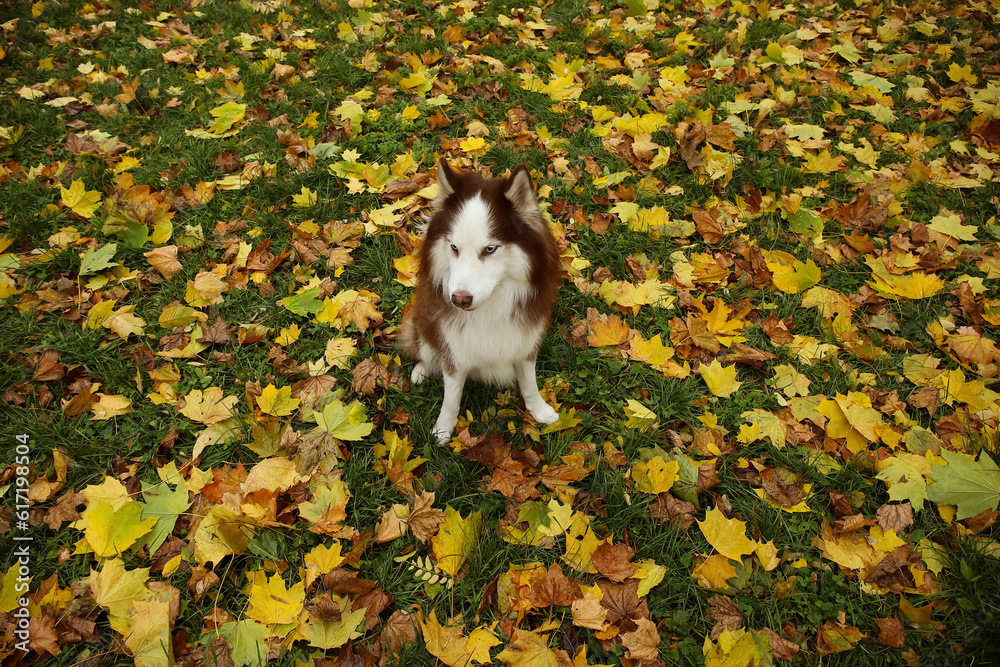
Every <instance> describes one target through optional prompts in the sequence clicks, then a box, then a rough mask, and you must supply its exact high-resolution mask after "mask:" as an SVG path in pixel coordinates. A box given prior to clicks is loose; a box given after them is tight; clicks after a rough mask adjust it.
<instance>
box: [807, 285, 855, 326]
mask: <svg viewBox="0 0 1000 667" xmlns="http://www.w3.org/2000/svg"><path fill="white" fill-rule="evenodd" d="M802 306H803V307H804V308H813V307H815V308H819V312H820V315H822V316H823V317H824V318H826V319H833V318H834V317H836V316H837V315H843V316H844V317H850V316H851V313H852V312H854V304H853V303H851V300H850V299H848V298H847V297H846V296H844V295H843V294H841V293H840V292H836V291H834V290H832V289H827V288H826V287H822V286H820V285H815V286H813V287H811V288H810V289H808V290H806V291H805V292H804V293H803V294H802Z"/></svg>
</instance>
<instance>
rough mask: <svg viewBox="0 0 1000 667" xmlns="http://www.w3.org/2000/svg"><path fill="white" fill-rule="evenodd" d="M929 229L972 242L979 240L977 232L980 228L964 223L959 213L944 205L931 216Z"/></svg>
mask: <svg viewBox="0 0 1000 667" xmlns="http://www.w3.org/2000/svg"><path fill="white" fill-rule="evenodd" d="M927 229H930V230H932V231H935V232H937V233H938V234H944V235H945V236H950V237H951V238H953V239H958V240H960V241H969V242H972V243H974V242H975V241H976V240H977V239H976V232H977V231H978V230H979V228H978V227H976V226H975V225H963V224H962V218H960V217H959V215H958V214H957V213H953V212H951V211H949V210H948V209H946V208H944V207H942V208H941V210H940V211H938V214H937V215H935V216H934V217H933V218H931V221H930V223H929V224H928V225H927Z"/></svg>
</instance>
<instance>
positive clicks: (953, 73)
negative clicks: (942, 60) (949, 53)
mask: <svg viewBox="0 0 1000 667" xmlns="http://www.w3.org/2000/svg"><path fill="white" fill-rule="evenodd" d="M945 74H947V75H948V78H949V79H951V80H952V81H954V82H955V83H960V82H962V81H965V82H966V83H967V84H969V85H970V86H974V85H976V82H977V81H979V77H977V76H976V75H975V74H973V73H972V65H970V64H968V63H967V64H965V65H959V64H958V63H952V64H951V67H949V68H948V71H947V72H945Z"/></svg>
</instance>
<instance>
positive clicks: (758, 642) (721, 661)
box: [702, 628, 773, 667]
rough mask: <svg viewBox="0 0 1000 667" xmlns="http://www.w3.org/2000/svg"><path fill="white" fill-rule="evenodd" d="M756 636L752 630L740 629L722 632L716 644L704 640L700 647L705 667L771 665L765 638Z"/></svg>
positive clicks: (769, 652)
mask: <svg viewBox="0 0 1000 667" xmlns="http://www.w3.org/2000/svg"><path fill="white" fill-rule="evenodd" d="M757 635H758V633H756V632H754V631H753V630H744V629H742V628H741V629H738V630H723V631H722V632H721V633H720V634H719V638H718V640H717V641H716V642H712V641H711V640H710V639H706V640H705V645H704V646H703V647H702V652H703V653H704V656H705V667H729V666H730V665H733V666H735V665H751V664H753V665H766V664H773V663H772V660H771V651H770V645H769V644H768V641H767V638H766V637H758V636H757Z"/></svg>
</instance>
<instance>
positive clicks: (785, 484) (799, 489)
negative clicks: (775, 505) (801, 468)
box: [760, 467, 806, 507]
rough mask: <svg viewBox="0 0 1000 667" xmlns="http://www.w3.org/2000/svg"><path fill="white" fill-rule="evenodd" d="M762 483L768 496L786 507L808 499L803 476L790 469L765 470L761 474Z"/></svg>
mask: <svg viewBox="0 0 1000 667" xmlns="http://www.w3.org/2000/svg"><path fill="white" fill-rule="evenodd" d="M760 483H761V486H763V487H764V490H765V491H767V493H768V495H770V496H771V497H772V498H774V499H775V500H777V501H778V502H779V503H781V504H782V505H783V506H785V507H792V506H794V505H798V504H799V503H800V502H802V499H803V498H805V497H806V492H805V489H804V488H803V486H802V474H801V473H796V472H792V471H791V470H789V469H788V468H784V467H778V468H765V469H764V470H761V472H760Z"/></svg>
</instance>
